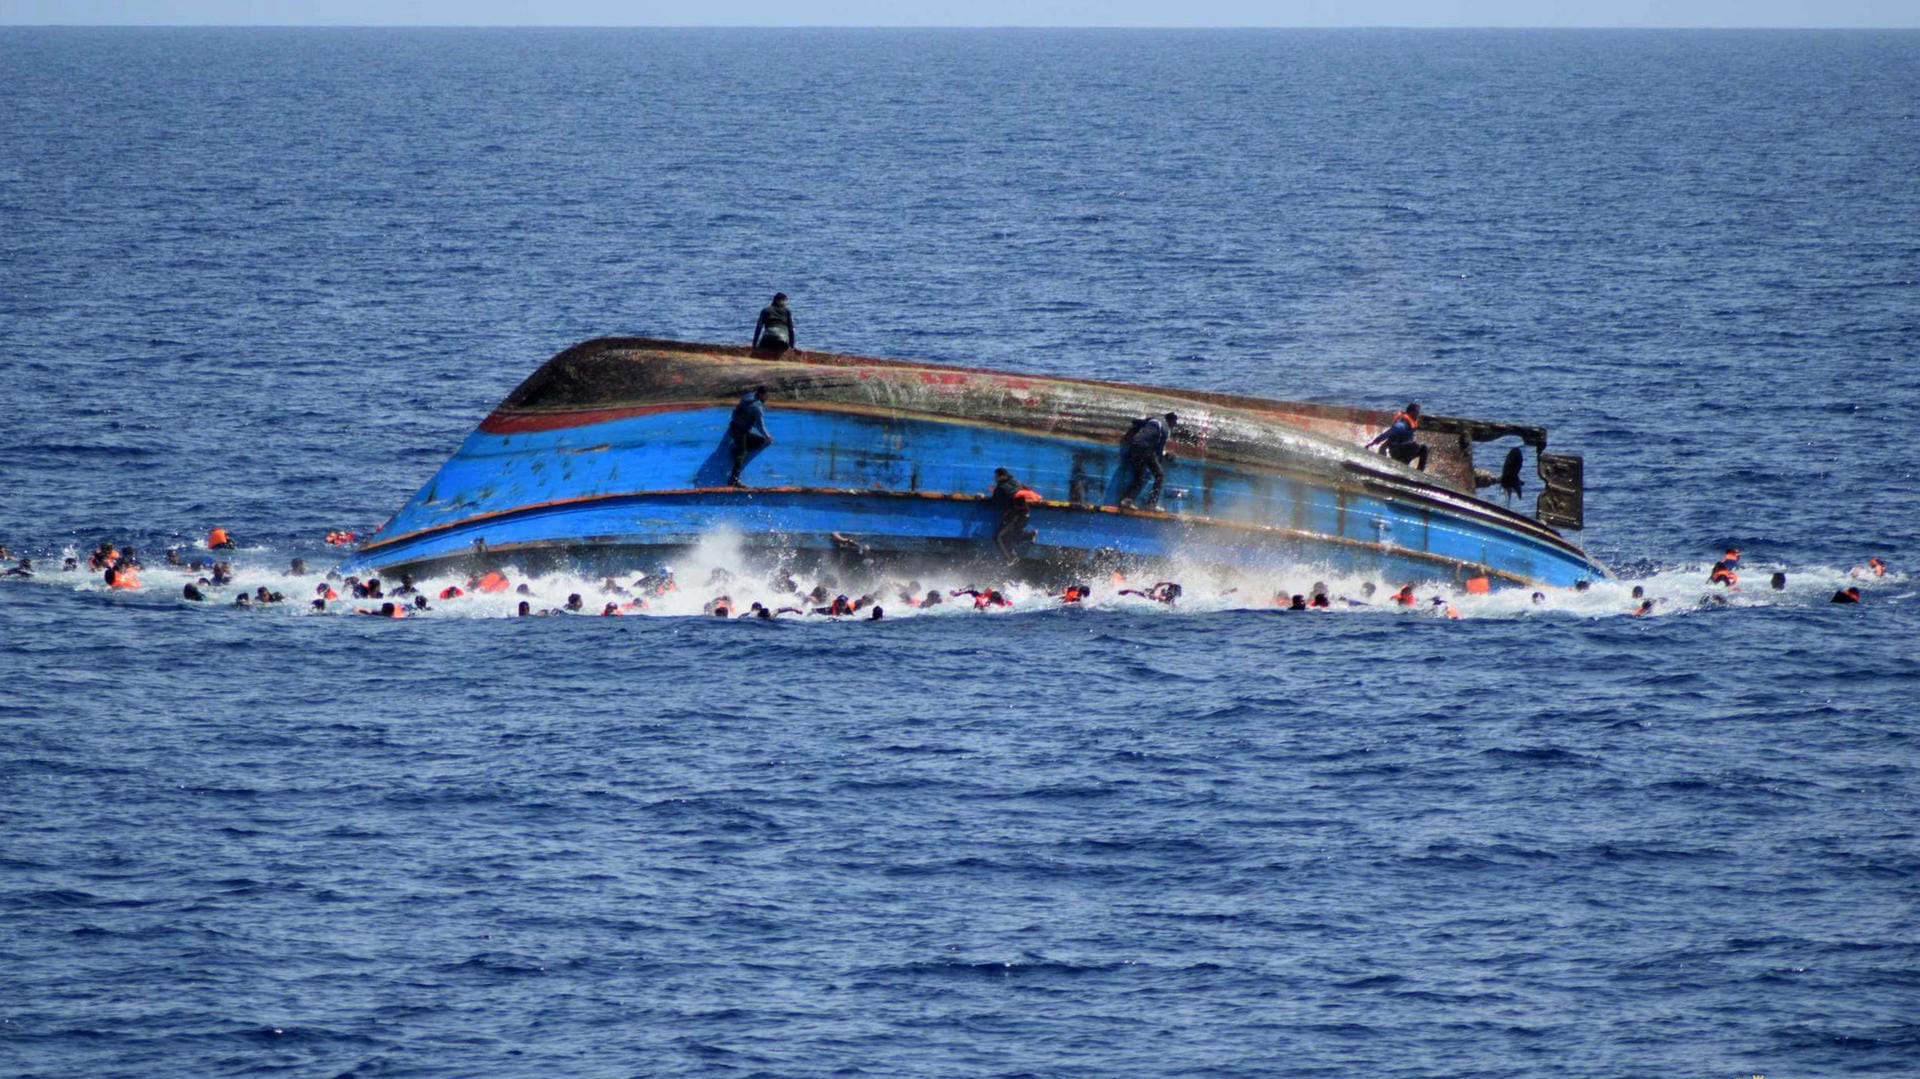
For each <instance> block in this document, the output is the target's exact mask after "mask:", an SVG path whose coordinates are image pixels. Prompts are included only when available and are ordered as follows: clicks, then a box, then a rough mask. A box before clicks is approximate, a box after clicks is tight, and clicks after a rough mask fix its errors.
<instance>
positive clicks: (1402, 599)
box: [1393, 585, 1413, 607]
mask: <svg viewBox="0 0 1920 1079" xmlns="http://www.w3.org/2000/svg"><path fill="white" fill-rule="evenodd" d="M1393 601H1394V602H1395V603H1398V604H1399V605H1400V606H1402V607H1411V606H1413V586H1412V585H1408V586H1407V587H1405V588H1402V589H1401V590H1400V591H1398V592H1395V593H1394V594H1393Z"/></svg>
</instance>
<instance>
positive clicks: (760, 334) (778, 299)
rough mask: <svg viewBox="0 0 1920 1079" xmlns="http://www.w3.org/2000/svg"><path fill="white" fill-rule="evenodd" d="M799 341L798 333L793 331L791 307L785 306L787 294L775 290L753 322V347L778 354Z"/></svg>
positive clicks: (794, 345)
mask: <svg viewBox="0 0 1920 1079" xmlns="http://www.w3.org/2000/svg"><path fill="white" fill-rule="evenodd" d="M799 343H800V338H799V335H797V334H795V333H794V332H793V308H791V307H788V306H787V294H786V293H784V292H776V293H774V294H773V302H772V303H770V304H768V305H767V306H765V307H763V308H761V309H760V318H759V320H758V321H756V322H755V323H754V324H753V347H754V348H763V349H766V350H768V351H770V352H773V353H775V354H778V353H782V352H785V351H786V350H788V349H790V348H794V347H796V346H797V345H799Z"/></svg>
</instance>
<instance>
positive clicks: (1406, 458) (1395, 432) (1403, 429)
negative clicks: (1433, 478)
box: [1367, 402, 1427, 472]
mask: <svg viewBox="0 0 1920 1079" xmlns="http://www.w3.org/2000/svg"><path fill="white" fill-rule="evenodd" d="M1419 429H1420V406H1419V404H1417V403H1412V402H1409V403H1408V405H1407V407H1406V408H1405V409H1404V410H1403V411H1401V412H1398V413H1396V414H1395V415H1394V417H1393V425H1392V426H1390V427H1388V428H1387V429H1386V430H1384V431H1382V432H1380V433H1379V434H1377V435H1375V436H1373V441H1372V442H1369V443H1367V448H1368V449H1372V448H1374V447H1375V446H1379V445H1380V444H1381V443H1383V442H1384V443H1386V445H1385V446H1382V447H1381V450H1380V452H1381V453H1384V454H1386V455H1387V456H1389V457H1391V458H1393V459H1394V460H1396V461H1398V462H1400V463H1401V464H1403V465H1413V467H1415V468H1417V469H1419V470H1420V471H1422V472H1425V471H1426V470H1427V448H1426V447H1425V446H1422V445H1421V444H1420V441H1419V439H1417V438H1415V437H1414V432H1415V431H1417V430H1419Z"/></svg>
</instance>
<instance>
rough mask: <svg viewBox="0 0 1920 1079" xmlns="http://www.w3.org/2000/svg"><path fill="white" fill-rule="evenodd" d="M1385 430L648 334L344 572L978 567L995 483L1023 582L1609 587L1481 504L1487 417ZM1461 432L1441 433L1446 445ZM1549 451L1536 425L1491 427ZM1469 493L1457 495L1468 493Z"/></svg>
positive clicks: (1317, 416) (504, 431) (530, 419)
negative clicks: (734, 461)
mask: <svg viewBox="0 0 1920 1079" xmlns="http://www.w3.org/2000/svg"><path fill="white" fill-rule="evenodd" d="M758 385H764V386H766V387H767V388H768V391H769V392H768V406H769V407H768V409H767V423H768V427H769V429H770V430H771V431H772V432H773V434H774V436H775V439H776V442H775V444H774V445H773V446H771V447H769V448H767V449H766V450H764V451H762V452H760V453H759V454H757V455H756V456H755V458H754V459H753V460H752V461H750V462H749V463H748V465H747V468H746V470H745V472H744V476H745V479H746V481H747V482H748V483H750V484H751V485H752V489H751V490H747V491H740V490H736V489H732V488H728V487H726V486H725V482H726V476H727V473H728V471H729V469H730V467H731V460H730V454H729V444H728V441H727V438H726V433H725V432H726V426H727V419H728V416H729V414H730V412H731V409H732V407H733V404H734V402H735V400H737V398H738V397H739V395H740V394H742V393H744V392H746V391H747V390H749V389H751V388H752V387H754V386H758ZM1169 410H1172V411H1177V412H1178V413H1179V414H1180V416H1181V422H1180V430H1179V432H1178V434H1177V435H1176V438H1175V440H1174V442H1173V444H1172V445H1170V447H1169V449H1170V451H1172V452H1173V453H1174V454H1175V456H1176V459H1175V461H1174V462H1172V463H1171V464H1169V465H1168V466H1167V494H1166V496H1165V497H1163V499H1162V501H1161V509H1162V510H1164V511H1165V512H1139V511H1123V510H1117V509H1114V508H1112V507H1113V504H1114V503H1115V502H1117V500H1118V498H1119V496H1120V494H1121V493H1122V492H1123V491H1124V489H1125V487H1126V484H1127V482H1128V479H1129V472H1128V468H1127V466H1126V464H1125V454H1124V453H1123V451H1122V450H1121V447H1120V446H1119V438H1120V436H1121V435H1122V434H1123V433H1124V432H1125V431H1126V429H1127V423H1128V420H1130V419H1131V418H1132V417H1134V416H1140V415H1150V414H1158V413H1160V412H1165V411H1169ZM1388 418H1389V416H1388V414H1385V413H1380V412H1375V411H1367V410H1359V409H1343V408H1336V407H1333V406H1319V405H1299V404H1291V403H1288V402H1279V401H1266V400H1261V399H1255V398H1242V397H1232V396H1228V395H1221V394H1207V393H1195V392H1192V391H1183V390H1172V389H1159V388H1154V387H1141V386H1123V385H1118V384H1109V383H1095V382H1086V381H1079V380H1069V379H1048V378H1040V377H1034V376H1014V375H1007V374H1004V373H1001V372H992V371H979V370H971V369H965V368H949V367H934V366H929V365H915V364H907V363H902V362H899V361H888V360H871V359H865V358H861V357H845V356H822V355H818V354H798V353H788V354H786V355H785V356H781V357H778V358H767V357H761V356H756V355H754V354H752V353H750V352H748V351H747V350H744V349H728V348H724V347H721V346H705V345H687V344H680V343H675V342H661V341H649V340H643V339H611V340H603V341H593V342H587V343H585V344H583V345H578V346H575V347H574V348H571V349H568V350H567V351H565V352H563V353H561V354H560V355H559V356H556V357H555V358H554V359H553V360H551V361H549V362H548V363H547V364H546V365H544V366H543V367H542V368H541V369H540V370H539V371H536V372H535V373H534V375H532V376H531V377H529V378H528V379H527V381H526V382H524V383H522V384H521V386H520V387H519V388H518V389H516V390H515V391H514V393H513V394H512V395H510V396H509V397H508V398H507V400H506V401H505V402H503V403H502V404H501V406H500V407H499V408H497V409H496V410H495V411H494V412H493V414H492V415H490V416H488V417H487V419H486V420H485V421H483V422H482V423H481V425H480V427H479V428H478V429H477V430H476V431H474V432H473V433H472V434H471V435H469V436H468V438H467V439H466V441H465V442H464V443H463V444H462V445H461V447H460V448H459V450H458V451H457V452H456V453H455V454H454V456H453V457H452V458H451V459H450V460H448V461H447V463H446V464H445V465H443V466H442V467H441V469H440V470H439V472H437V473H436V474H435V475H434V476H433V477H432V478H431V479H430V480H428V481H427V483H426V484H425V485H424V486H423V487H422V488H421V490H420V492H419V494H417V495H416V496H415V497H414V498H413V499H412V500H410V501H409V502H408V503H407V504H406V505H405V506H404V507H402V508H401V510H400V511H399V512H398V513H397V514H395V515H394V517H393V518H392V519H391V520H389V521H388V522H387V523H386V524H385V525H383V526H382V527H381V528H380V530H379V531H378V533H377V534H376V535H375V536H374V537H373V538H372V539H371V540H370V541H369V542H367V543H366V544H364V545H363V546H362V547H361V549H360V551H359V552H358V554H357V555H356V556H355V558H354V559H353V560H352V561H351V562H350V563H349V565H348V567H347V568H349V569H351V570H354V571H381V572H393V571H395V570H397V569H400V568H418V567H427V566H432V565H437V564H448V563H466V562H473V563H483V562H505V561H513V560H515V559H519V560H523V561H524V560H529V559H534V560H541V561H580V562H594V563H600V562H607V561H609V560H610V559H612V558H614V557H616V556H617V557H629V558H631V557H640V556H642V555H644V554H645V553H646V552H659V551H662V550H667V549H674V548H680V547H685V546H688V545H690V544H692V543H694V542H696V541H697V540H698V538H699V537H700V536H701V535H703V534H706V533H708V532H711V531H714V530H727V531H730V532H732V533H735V534H737V535H739V536H740V537H741V539H742V542H743V543H744V544H745V545H746V546H748V547H752V548H762V549H765V550H768V551H771V552H776V553H785V552H789V551H799V552H820V551H830V550H832V549H833V548H834V546H835V541H834V540H833V538H832V537H833V534H834V533H839V534H841V535H843V536H848V537H852V538H853V539H854V540H856V541H858V542H859V543H860V544H862V545H863V546H865V547H867V548H868V549H869V550H870V551H872V552H873V553H874V554H875V555H876V556H881V557H886V556H899V557H912V558H927V559H956V558H958V559H966V558H969V557H972V556H975V555H978V554H981V553H984V552H986V551H989V550H990V549H991V536H992V532H993V530H994V526H995V524H996V522H997V513H996V511H995V510H994V509H993V507H992V506H991V505H989V504H988V502H987V501H986V497H985V495H986V492H987V490H988V489H989V488H990V487H991V485H992V473H993V469H994V468H996V467H1005V468H1007V469H1009V470H1011V471H1012V472H1013V473H1014V474H1015V475H1016V476H1019V477H1020V478H1021V479H1022V480H1023V481H1024V482H1026V483H1027V484H1028V485H1029V486H1031V487H1033V488H1034V489H1035V490H1037V491H1039V492H1040V493H1041V494H1042V495H1043V496H1045V497H1046V499H1047V501H1046V502H1045V503H1044V504H1042V505H1041V506H1039V507H1036V509H1035V511H1034V515H1033V523H1032V527H1034V528H1035V529H1037V530H1039V532H1040V534H1041V536H1040V541H1039V545H1038V546H1036V547H1034V548H1032V549H1031V550H1030V551H1029V554H1030V556H1031V557H1032V558H1033V559H1034V560H1035V562H1037V563H1040V564H1049V565H1054V566H1058V567H1075V566H1080V565H1084V564H1085V563H1086V562H1087V561H1088V560H1089V559H1090V558H1093V557H1095V556H1111V555H1117V556H1120V557H1124V558H1133V559H1172V558H1180V559H1186V560H1189V561H1195V562H1200V563H1205V564H1218V565H1223V566H1244V567H1248V568H1258V567H1265V566H1282V565H1297V564H1303V563H1304V564H1324V565H1328V566H1330V567H1333V568H1339V569H1352V570H1361V571H1369V572H1374V573H1377V574H1378V575H1379V576H1381V577H1382V579H1387V580H1399V579H1436V578H1437V579H1446V578H1460V577H1467V576H1477V575H1482V574H1484V575H1488V576H1491V577H1493V578H1495V579H1496V580H1497V581H1506V582H1510V583H1514V584H1527V585H1534V584H1543V585H1562V586H1564V585H1570V584H1572V583H1574V582H1575V581H1576V580H1579V579H1582V578H1595V577H1602V576H1605V575H1606V571H1605V569H1604V568H1603V567H1601V566H1599V565H1598V564H1597V563H1595V562H1593V561H1592V560H1591V559H1589V558H1587V557H1586V555H1585V554H1584V553H1582V552H1581V551H1580V549H1579V548H1578V547H1577V546H1575V545H1573V544H1571V543H1569V542H1568V541H1566V540H1565V539H1564V538H1562V537H1561V536H1560V535H1559V534H1558V533H1556V532H1554V531H1553V530H1552V529H1550V528H1548V527H1546V526H1545V525H1542V524H1540V523H1539V522H1537V521H1534V520H1532V519H1530V518H1527V517H1524V516H1521V515H1520V514H1517V513H1514V512H1512V511H1510V510H1507V509H1505V508H1503V507H1501V506H1498V505H1495V504H1493V503H1490V502H1486V501H1484V500H1481V499H1479V498H1476V497H1474V496H1473V495H1472V494H1471V493H1469V492H1470V490H1471V484H1472V475H1473V472H1472V451H1471V444H1470V441H1469V438H1468V434H1469V433H1474V434H1475V437H1489V436H1488V435H1487V434H1486V433H1485V430H1479V431H1476V429H1474V428H1472V427H1469V426H1466V425H1468V424H1472V423H1473V421H1442V422H1441V423H1439V424H1435V425H1433V426H1434V427H1435V428H1437V430H1432V431H1430V430H1428V429H1427V428H1425V427H1423V431H1422V438H1423V441H1426V442H1427V444H1428V445H1429V448H1430V450H1432V451H1433V456H1434V464H1433V465H1432V466H1430V467H1431V468H1432V471H1430V472H1428V473H1416V472H1412V471H1409V470H1407V469H1405V468H1402V467H1401V466H1398V465H1396V464H1393V463H1392V462H1390V461H1387V460H1386V459H1385V458H1382V457H1379V456H1376V455H1374V454H1369V453H1366V452H1364V451H1362V450H1361V449H1360V448H1359V447H1360V445H1361V444H1362V443H1364V441H1365V440H1366V438H1367V437H1369V436H1370V435H1371V434H1372V433H1373V432H1374V431H1377V430H1379V429H1380V427H1383V426H1385V423H1386V422H1387V419H1388ZM1449 423H1451V424H1452V425H1453V426H1452V427H1451V428H1449V427H1448V424H1449ZM1482 428H1485V429H1487V430H1492V431H1494V432H1495V433H1497V434H1517V435H1520V436H1521V437H1525V438H1529V439H1530V440H1532V441H1533V442H1534V444H1535V445H1538V446H1544V438H1545V433H1544V432H1543V431H1539V430H1538V429H1534V428H1517V427H1511V428H1509V427H1497V426H1494V425H1482ZM1463 488H1464V489H1463Z"/></svg>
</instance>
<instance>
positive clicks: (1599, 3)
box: [0, 0, 1920, 29]
mask: <svg viewBox="0 0 1920 1079" xmlns="http://www.w3.org/2000/svg"><path fill="white" fill-rule="evenodd" d="M45 23H54V24H113V25H200V26H204V25H224V26H240V25H253V26H260V25H282V26H284V25H314V26H1650V27H1750V26H1776V27H1901V28H1909V29H1912V28H1920V0H1269V2H1265V3H1262V2H1259V0H1107V2H1100V0H967V2H965V3H962V4H934V3H927V2H921V3H911V2H907V3H902V2H890V0H785V2H782V0H626V2H620V0H286V2H257V0H256V2H249V0H0V24H45Z"/></svg>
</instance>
